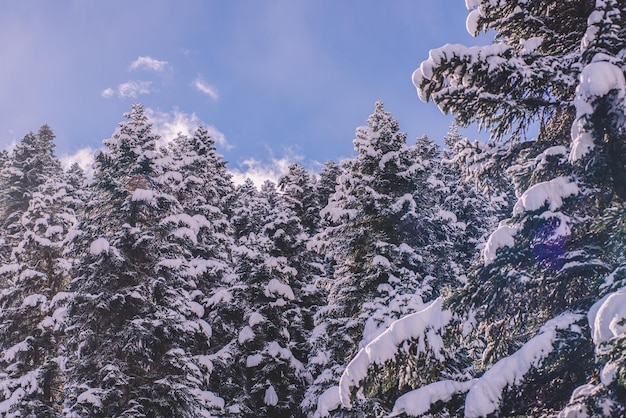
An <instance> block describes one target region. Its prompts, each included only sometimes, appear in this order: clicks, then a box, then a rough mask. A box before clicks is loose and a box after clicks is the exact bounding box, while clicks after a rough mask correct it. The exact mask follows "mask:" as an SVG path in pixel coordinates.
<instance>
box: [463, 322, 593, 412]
mask: <svg viewBox="0 0 626 418" xmlns="http://www.w3.org/2000/svg"><path fill="white" fill-rule="evenodd" d="M581 318H583V316H582V315H580V314H573V313H564V314H561V315H559V316H557V317H556V318H553V319H551V320H549V321H548V322H546V323H545V324H544V325H543V326H542V327H541V329H540V330H539V333H538V334H537V335H536V336H534V337H533V338H531V339H530V340H529V341H528V342H526V344H524V345H523V346H522V347H521V348H520V349H519V350H517V351H516V352H515V353H513V354H511V355H510V356H508V357H505V358H503V359H501V360H500V361H498V362H497V363H496V364H494V365H493V366H491V368H490V369H489V370H487V371H486V372H485V374H483V375H482V376H481V377H480V378H479V379H478V380H477V381H476V382H475V383H474V385H473V386H472V388H471V389H470V390H469V392H468V394H467V397H466V398H465V416H466V417H467V418H473V417H483V416H487V415H489V414H491V413H493V412H496V411H497V410H498V407H499V406H500V401H501V400H502V392H503V391H504V390H505V389H506V387H507V386H510V385H518V384H520V383H521V382H522V380H523V379H524V376H525V375H526V374H527V373H528V372H529V371H530V369H531V368H532V367H539V366H540V365H541V362H542V361H543V360H544V359H545V358H546V357H547V356H548V355H549V354H550V353H551V352H552V350H553V349H554V343H555V341H556V340H557V330H566V329H569V330H571V331H576V330H578V331H579V330H580V328H578V327H577V326H576V325H575V323H576V322H577V321H579V320H580V319H581Z"/></svg>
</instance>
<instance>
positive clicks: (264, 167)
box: [228, 148, 304, 187]
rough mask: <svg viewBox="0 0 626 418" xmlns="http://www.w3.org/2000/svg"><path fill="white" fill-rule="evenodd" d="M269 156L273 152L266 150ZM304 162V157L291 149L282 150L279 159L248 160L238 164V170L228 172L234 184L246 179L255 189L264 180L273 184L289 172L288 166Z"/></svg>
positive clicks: (233, 169)
mask: <svg viewBox="0 0 626 418" xmlns="http://www.w3.org/2000/svg"><path fill="white" fill-rule="evenodd" d="M268 152H269V153H270V155H272V154H273V151H272V150H271V149H269V148H268ZM303 160H304V157H303V156H302V155H300V154H298V153H297V152H295V151H294V150H293V149H291V148H286V149H284V150H283V156H282V157H281V158H275V157H273V156H272V157H271V158H270V159H269V160H266V161H261V160H258V159H256V158H248V159H246V160H243V161H242V162H240V163H239V168H231V169H229V170H228V171H229V172H230V174H231V175H232V176H233V181H234V182H235V184H242V183H243V182H244V181H245V180H246V179H248V178H249V179H250V180H252V181H253V182H254V184H255V185H256V186H257V187H261V185H263V183H264V182H265V181H266V180H269V181H272V182H274V183H277V182H278V179H279V178H280V177H282V176H283V175H285V174H287V173H288V172H289V165H290V164H293V163H297V162H301V161H303Z"/></svg>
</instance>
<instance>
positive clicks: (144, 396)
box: [65, 104, 223, 417]
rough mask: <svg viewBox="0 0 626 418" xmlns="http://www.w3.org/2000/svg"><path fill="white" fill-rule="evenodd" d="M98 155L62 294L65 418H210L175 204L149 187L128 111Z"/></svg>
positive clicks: (185, 240) (143, 132) (154, 174)
mask: <svg viewBox="0 0 626 418" xmlns="http://www.w3.org/2000/svg"><path fill="white" fill-rule="evenodd" d="M125 117H126V120H125V121H124V122H122V123H120V126H119V128H118V129H117V130H116V131H115V133H114V134H113V137H112V138H111V139H109V140H106V141H105V145H106V147H107V150H106V151H105V152H101V153H99V154H98V155H96V164H95V177H94V181H93V187H94V195H93V199H92V202H91V203H90V205H89V208H88V210H87V212H86V216H85V220H84V221H83V222H82V223H81V225H80V229H81V236H80V239H79V240H78V243H77V247H78V252H77V256H78V257H79V258H80V264H79V265H78V266H77V268H76V270H75V271H74V272H73V275H74V279H73V280H72V283H71V286H70V289H71V290H72V291H73V292H74V294H75V295H74V299H73V300H72V303H71V304H70V309H69V315H70V321H69V327H68V334H69V338H68V350H69V354H70V355H69V359H68V365H67V378H66V388H65V390H66V399H65V413H66V414H69V415H76V416H94V417H96V416H111V415H115V416H120V417H123V416H133V417H138V416H147V417H149V416H180V417H197V416H208V415H209V414H210V412H209V411H211V410H214V409H216V410H219V409H220V408H221V406H222V405H223V401H222V400H221V399H219V398H218V397H216V396H215V395H214V394H212V393H211V392H209V391H208V378H209V375H210V370H211V363H210V361H209V359H208V358H207V356H206V351H207V349H208V339H209V337H210V335H211V329H210V327H209V325H208V324H207V323H206V322H205V321H204V320H203V319H202V318H203V316H204V308H203V306H202V304H201V301H202V300H203V299H204V295H203V294H202V292H201V291H200V290H199V289H198V281H199V280H200V277H198V276H199V274H198V272H197V270H196V269H195V268H194V265H193V264H192V263H190V260H191V258H192V254H191V253H192V251H191V248H192V247H193V245H194V243H195V242H197V239H196V237H195V236H194V230H193V228H192V227H183V226H181V223H184V220H185V219H188V215H186V214H185V213H184V212H183V210H182V208H181V205H180V204H179V202H178V200H177V199H176V198H175V196H173V195H171V194H168V193H166V192H164V191H162V189H163V188H165V187H164V186H163V185H162V184H160V183H159V182H158V181H157V179H158V178H159V175H160V174H162V173H160V172H159V167H160V166H159V164H158V161H159V158H160V155H159V153H158V152H157V150H156V149H155V146H156V143H157V141H158V139H159V138H158V137H157V136H156V135H155V134H153V133H152V131H151V125H150V123H149V122H148V120H147V117H146V115H145V112H144V109H143V107H142V106H141V105H138V104H135V105H133V107H132V110H131V112H130V113H127V114H126V115H125Z"/></svg>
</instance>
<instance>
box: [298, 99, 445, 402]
mask: <svg viewBox="0 0 626 418" xmlns="http://www.w3.org/2000/svg"><path fill="white" fill-rule="evenodd" d="M354 144H355V149H356V151H357V152H358V155H357V157H355V158H353V159H350V160H345V161H344V162H343V163H342V174H341V175H340V176H339V178H338V182H337V187H336V191H335V193H334V195H333V196H332V197H331V198H330V201H329V204H328V206H327V207H326V208H325V209H324V210H323V214H324V215H325V216H327V217H328V218H329V219H330V220H331V226H329V227H328V228H327V229H326V230H325V231H323V233H322V234H320V236H319V237H317V240H318V241H319V242H320V244H319V245H320V247H321V248H322V249H323V250H326V251H329V252H330V253H331V254H332V257H333V258H334V262H335V263H336V264H335V269H334V275H333V278H332V279H331V280H330V282H329V284H328V287H329V289H328V290H329V295H328V306H327V307H325V308H323V309H322V310H320V312H319V313H318V316H317V318H316V325H317V329H316V330H315V331H314V335H316V338H315V340H314V357H313V361H312V364H313V367H312V368H313V374H314V376H315V377H316V380H315V383H314V384H313V385H311V386H310V387H309V389H308V391H307V396H306V398H305V402H304V408H305V410H306V409H308V410H315V409H316V402H317V406H318V413H321V410H322V409H324V408H325V406H324V404H325V403H326V399H329V397H330V398H332V396H333V395H332V394H331V392H332V391H333V389H332V385H334V384H335V385H336V384H337V383H338V382H339V377H340V376H341V373H342V371H343V369H344V368H345V365H346V364H347V363H348V361H349V360H350V359H351V358H352V357H353V356H354V355H355V354H356V352H357V350H358V349H359V348H361V347H363V346H364V345H366V344H367V343H369V342H370V341H372V340H373V339H374V338H375V337H376V336H377V335H378V334H380V332H382V330H383V329H384V328H385V327H386V326H388V325H389V324H390V323H391V322H392V321H393V320H395V319H398V318H400V317H402V316H404V315H405V314H407V313H410V312H414V311H415V310H418V309H419V308H420V307H423V299H429V298H432V297H433V295H434V294H435V293H436V289H434V287H435V286H436V285H435V286H433V285H434V284H435V282H436V280H435V281H433V280H431V279H432V278H431V277H430V276H429V275H428V273H427V269H426V268H425V264H426V263H424V264H423V262H424V258H425V257H424V255H425V254H423V253H422V250H423V248H422V247H423V246H424V245H425V244H426V243H428V242H430V237H429V234H430V233H432V232H433V231H432V230H431V229H430V224H429V222H428V220H427V218H428V216H427V215H426V214H424V213H420V211H421V210H422V209H424V210H425V211H426V212H428V211H429V210H432V207H431V206H430V205H431V202H430V198H429V197H428V195H427V194H422V195H421V196H419V193H417V192H416V190H417V188H418V185H420V186H422V187H423V189H422V190H421V191H420V192H424V191H425V190H426V188H428V186H427V184H426V179H427V178H428V177H429V174H428V172H429V170H430V162H429V160H428V159H429V158H432V157H434V154H436V147H434V148H429V146H430V145H432V144H430V143H428V144H427V143H426V140H424V141H421V142H419V143H418V144H416V145H415V146H407V144H406V135H405V134H404V133H402V132H400V130H399V125H398V122H397V121H396V120H395V119H394V118H393V117H392V116H391V115H390V114H389V113H388V112H386V111H385V110H384V107H383V104H382V103H380V102H378V103H376V106H375V110H374V113H373V114H372V115H371V116H370V117H369V119H368V126H366V127H361V128H359V129H357V135H356V139H355V140H354ZM433 153H434V154H433ZM420 179H421V180H422V181H420ZM396 377H397V376H396ZM394 380H395V377H394ZM400 380H402V379H400ZM386 385H387V382H386V381H383V382H372V384H371V385H369V388H368V393H367V394H366V395H368V396H369V397H370V399H369V400H368V401H367V402H366V403H364V404H362V405H358V406H356V407H355V408H356V409H353V412H354V411H358V410H362V411H367V410H371V409H372V408H375V409H380V408H383V409H384V408H385V404H386V403H387V402H388V399H389V398H387V397H388V396H389V397H393V393H390V392H393V391H387V388H386V387H385V386H386ZM377 396H380V397H381V399H379V400H378V401H377V400H376V399H375V398H376V397H377ZM336 406H337V405H334V407H336ZM354 413H356V412H354Z"/></svg>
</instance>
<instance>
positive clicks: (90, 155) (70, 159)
mask: <svg viewBox="0 0 626 418" xmlns="http://www.w3.org/2000/svg"><path fill="white" fill-rule="evenodd" d="M94 153H95V150H94V149H93V148H91V147H85V148H81V149H79V150H77V151H76V152H74V153H73V154H66V155H63V156H61V158H59V159H60V160H61V164H62V165H63V168H65V169H68V168H70V167H71V166H72V164H74V163H78V165H79V166H80V168H82V169H83V171H84V172H85V175H86V176H87V177H88V178H91V177H93V162H94Z"/></svg>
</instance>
